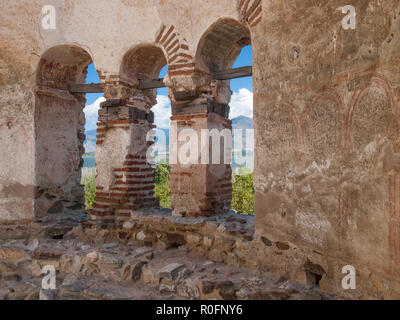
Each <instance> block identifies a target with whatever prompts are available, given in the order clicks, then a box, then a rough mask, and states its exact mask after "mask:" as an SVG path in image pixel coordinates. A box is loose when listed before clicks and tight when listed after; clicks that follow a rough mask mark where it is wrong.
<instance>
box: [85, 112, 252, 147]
mask: <svg viewBox="0 0 400 320" xmlns="http://www.w3.org/2000/svg"><path fill="white" fill-rule="evenodd" d="M232 128H233V129H253V119H252V118H249V117H245V116H240V117H237V118H234V119H232ZM160 132H163V133H164V135H165V138H166V140H167V141H166V146H167V147H168V146H169V129H162V128H160V129H158V130H157V135H156V136H157V137H158V139H159V141H160V142H161V140H162V139H160V136H161V133H160ZM85 134H86V140H85V152H86V153H93V152H96V136H97V130H88V131H85ZM163 144H165V143H163ZM163 149H164V148H161V150H160V151H162V152H167V150H168V149H166V150H163Z"/></svg>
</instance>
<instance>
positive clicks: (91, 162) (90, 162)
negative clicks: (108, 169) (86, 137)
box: [83, 157, 96, 168]
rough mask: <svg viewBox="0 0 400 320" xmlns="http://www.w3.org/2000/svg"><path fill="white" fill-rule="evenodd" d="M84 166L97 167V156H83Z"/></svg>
mask: <svg viewBox="0 0 400 320" xmlns="http://www.w3.org/2000/svg"><path fill="white" fill-rule="evenodd" d="M83 167H84V168H96V158H94V157H83Z"/></svg>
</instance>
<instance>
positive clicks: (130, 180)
mask: <svg viewBox="0 0 400 320" xmlns="http://www.w3.org/2000/svg"><path fill="white" fill-rule="evenodd" d="M151 107H152V104H151V102H150V100H149V98H147V97H146V96H144V95H141V94H138V95H137V96H134V97H131V98H129V99H128V100H122V99H111V100H108V101H106V102H104V103H102V104H101V109H100V110H99V123H98V129H97V132H98V135H97V151H96V161H97V177H96V188H97V193H96V198H95V204H94V207H93V209H92V210H90V212H89V213H90V215H91V219H92V220H103V219H122V220H123V219H127V218H129V217H130V214H131V212H132V211H133V210H137V209H140V208H146V207H153V206H156V202H155V200H154V169H153V168H152V167H151V165H150V164H149V163H148V162H147V159H146V154H147V151H148V148H149V147H150V146H151V145H152V144H153V142H147V141H146V135H147V133H148V132H149V131H150V130H151V129H153V128H154V125H153V122H154V114H153V113H152V112H151V111H150V108H151Z"/></svg>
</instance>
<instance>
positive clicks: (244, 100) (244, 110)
mask: <svg viewBox="0 0 400 320" xmlns="http://www.w3.org/2000/svg"><path fill="white" fill-rule="evenodd" d="M229 105H230V107H231V112H230V115H229V118H231V119H234V118H237V117H239V116H246V117H249V118H253V93H252V92H251V91H249V90H247V89H245V88H242V89H239V91H238V92H234V93H233V94H232V98H231V102H230V104H229Z"/></svg>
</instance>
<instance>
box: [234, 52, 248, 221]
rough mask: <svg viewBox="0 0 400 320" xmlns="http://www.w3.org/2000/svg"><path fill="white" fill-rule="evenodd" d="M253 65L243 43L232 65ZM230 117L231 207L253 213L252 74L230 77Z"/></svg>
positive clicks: (242, 211) (243, 212) (245, 212)
mask: <svg viewBox="0 0 400 320" xmlns="http://www.w3.org/2000/svg"><path fill="white" fill-rule="evenodd" d="M251 65H252V48H251V45H247V46H245V47H243V49H242V51H241V53H240V55H239V56H238V58H237V59H236V61H235V63H234V65H233V67H234V68H240V67H247V66H251ZM230 88H231V92H232V96H231V101H230V103H229V106H230V116H229V117H230V119H231V120H232V131H233V132H232V133H233V146H232V209H233V210H235V211H236V212H238V213H242V214H254V185H253V170H254V129H253V77H252V76H250V77H244V78H238V79H232V80H231V81H230Z"/></svg>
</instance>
